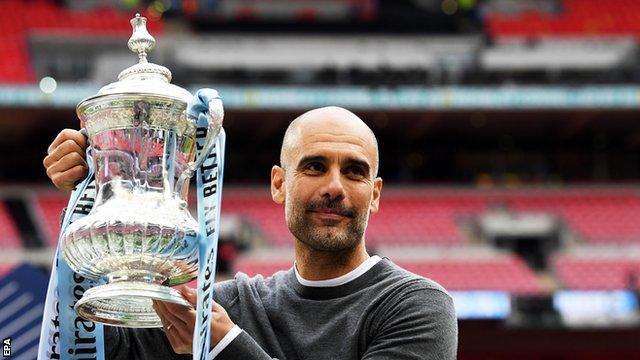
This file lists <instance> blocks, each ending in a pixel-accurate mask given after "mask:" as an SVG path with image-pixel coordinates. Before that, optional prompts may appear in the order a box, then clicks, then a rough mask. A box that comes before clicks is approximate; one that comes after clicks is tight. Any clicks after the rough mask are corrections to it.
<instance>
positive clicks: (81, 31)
mask: <svg viewBox="0 0 640 360" xmlns="http://www.w3.org/2000/svg"><path fill="white" fill-rule="evenodd" d="M2 7H3V11H2V12H0V54H3V55H2V57H0V83H4V84H25V83H30V82H33V81H34V80H35V79H34V74H33V70H32V68H31V66H30V63H31V60H30V56H29V45H28V37H29V35H30V34H33V33H38V32H44V33H47V34H49V35H51V34H58V35H64V36H67V37H78V36H80V37H87V38H89V37H96V36H114V35H119V36H128V35H129V33H130V32H131V28H130V26H129V19H130V17H131V14H129V13H128V12H124V11H120V10H116V9H114V8H111V7H103V8H96V9H91V10H87V11H81V12H78V11H73V10H69V9H66V8H63V7H60V6H59V5H58V4H57V2H55V1H50V0H36V1H22V0H5V1H3V2H2ZM162 28H163V26H162V21H159V20H158V19H155V20H154V19H153V18H151V19H150V21H149V29H150V31H153V32H154V33H155V34H158V33H161V32H162Z"/></svg>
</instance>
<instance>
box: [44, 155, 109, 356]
mask: <svg viewBox="0 0 640 360" xmlns="http://www.w3.org/2000/svg"><path fill="white" fill-rule="evenodd" d="M91 154H92V150H91V147H87V165H88V167H89V170H88V174H87V177H86V178H85V179H84V180H83V181H82V182H81V183H80V184H79V185H78V186H76V187H75V188H74V189H73V191H72V193H71V197H70V198H69V203H68V204H67V211H66V212H65V215H64V219H63V221H62V224H61V227H60V235H59V237H58V247H57V248H56V256H55V258H54V262H53V265H52V267H51V276H50V277H49V286H48V288H47V299H46V302H45V308H44V316H43V318H42V327H41V329H40V344H39V348H38V360H44V359H95V360H104V343H103V342H104V336H103V326H102V324H96V323H94V322H93V321H89V320H85V319H83V318H81V317H79V316H78V314H77V313H76V312H75V310H74V309H73V307H74V305H75V303H76V301H78V300H79V299H80V298H82V295H83V294H84V292H85V291H86V290H87V289H89V288H91V287H93V286H96V285H98V283H96V282H95V281H92V280H89V279H86V278H84V277H83V276H81V275H79V274H76V273H74V272H73V270H71V268H70V267H69V265H67V263H66V262H65V261H64V258H63V257H62V252H61V251H60V243H61V242H62V239H63V238H64V233H65V231H66V229H67V228H68V227H69V225H70V224H72V223H73V222H74V221H76V220H78V219H81V218H83V217H84V216H86V215H87V214H88V213H89V211H91V208H92V207H93V203H94V201H95V198H96V185H95V177H94V166H93V157H92V155H91Z"/></svg>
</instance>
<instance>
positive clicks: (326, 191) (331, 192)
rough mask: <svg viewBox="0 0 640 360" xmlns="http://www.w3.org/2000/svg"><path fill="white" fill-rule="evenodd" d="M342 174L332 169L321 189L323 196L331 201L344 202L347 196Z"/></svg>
mask: <svg viewBox="0 0 640 360" xmlns="http://www.w3.org/2000/svg"><path fill="white" fill-rule="evenodd" d="M342 180H343V179H342V174H341V173H340V170H339V169H331V171H328V172H327V174H326V182H325V184H324V185H323V187H322V189H321V194H320V195H321V196H322V197H328V198H329V199H331V200H342V199H343V198H344V195H345V190H344V186H343V183H342Z"/></svg>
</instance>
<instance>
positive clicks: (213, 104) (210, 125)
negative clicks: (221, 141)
mask: <svg viewBox="0 0 640 360" xmlns="http://www.w3.org/2000/svg"><path fill="white" fill-rule="evenodd" d="M205 114H206V116H207V137H206V138H205V141H204V145H203V146H202V149H201V150H200V154H199V156H196V159H195V161H192V162H190V163H188V164H187V168H186V169H185V170H184V171H183V172H182V174H180V177H179V178H178V182H177V184H176V185H177V186H176V187H175V190H176V191H180V189H182V184H184V182H185V181H187V180H188V179H189V178H191V177H192V176H193V174H194V173H195V172H196V170H197V169H198V168H199V167H200V166H201V165H202V163H203V162H204V161H205V159H206V158H207V155H209V153H210V152H211V149H212V148H213V146H214V145H215V143H216V139H217V137H218V134H219V133H220V129H222V119H223V118H224V108H223V107H222V99H220V97H219V96H218V94H217V92H216V96H215V97H214V98H213V99H211V100H209V104H208V110H207V111H206V112H205ZM201 115H202V114H199V116H201ZM196 121H197V119H196Z"/></svg>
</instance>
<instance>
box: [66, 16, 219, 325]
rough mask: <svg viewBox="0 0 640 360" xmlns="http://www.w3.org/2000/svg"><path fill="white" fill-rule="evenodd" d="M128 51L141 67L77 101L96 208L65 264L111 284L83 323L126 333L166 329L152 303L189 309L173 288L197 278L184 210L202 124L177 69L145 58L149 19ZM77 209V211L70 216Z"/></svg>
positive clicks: (73, 229) (136, 23)
mask: <svg viewBox="0 0 640 360" xmlns="http://www.w3.org/2000/svg"><path fill="white" fill-rule="evenodd" d="M131 25H132V27H133V35H132V36H131V38H130V39H129V42H128V45H129V48H130V49H131V50H132V51H134V52H135V53H137V54H138V56H139V63H138V64H135V65H133V66H131V67H130V68H128V69H125V70H124V71H122V72H121V73H120V75H119V76H118V81H116V82H114V83H112V84H109V85H107V86H105V87H103V88H102V89H100V91H99V92H98V94H97V95H95V96H92V97H90V98H88V99H85V100H83V101H82V102H80V104H78V107H77V114H78V117H79V118H80V121H81V124H82V126H83V127H85V128H86V130H87V133H88V136H89V143H90V145H91V147H92V156H93V162H94V167H95V180H96V188H97V195H96V199H95V204H94V207H93V209H92V210H91V212H90V213H89V214H88V215H87V216H85V217H83V218H81V219H79V220H77V221H75V222H73V223H72V224H71V225H69V226H68V228H67V229H66V231H65V233H64V234H63V237H62V240H61V241H62V242H61V244H60V248H61V251H62V255H63V257H64V259H65V261H66V262H67V263H68V264H69V266H70V267H71V269H73V270H74V271H75V272H77V273H78V274H80V275H82V276H84V277H87V278H89V279H95V280H98V279H106V284H104V285H99V286H96V287H93V288H91V289H89V290H87V291H86V292H85V293H84V295H83V297H82V298H81V299H80V300H79V301H78V302H77V303H76V306H75V309H76V311H77V312H78V313H79V314H80V315H81V316H82V317H84V318H86V319H89V320H93V321H97V322H102V323H106V324H111V325H118V326H127V327H160V326H162V324H161V323H160V319H159V318H158V317H157V315H156V313H155V311H154V310H153V308H152V300H153V299H157V300H162V301H169V302H173V303H177V304H182V305H184V306H190V305H189V303H188V302H187V301H186V300H184V299H183V298H182V296H181V295H180V294H179V293H178V291H176V290H175V289H172V288H170V287H169V286H173V285H177V284H181V283H185V282H188V281H190V280H192V279H194V278H195V277H196V276H197V271H198V243H197V240H196V239H197V234H198V231H199V227H198V223H197V221H196V220H195V219H194V218H193V217H192V216H191V214H190V213H189V211H188V207H187V201H186V200H187V195H188V194H187V193H188V190H189V178H190V177H191V176H192V175H193V173H194V171H195V170H196V169H197V168H198V167H199V166H200V164H201V163H202V161H203V160H204V158H205V157H204V156H203V157H200V158H198V159H197V160H196V161H194V159H195V153H196V121H197V119H195V118H191V117H189V116H187V113H186V108H187V102H188V101H190V100H191V98H192V95H191V94H190V93H189V92H188V91H186V90H185V89H182V88H180V87H178V86H176V85H173V84H171V83H170V81H171V72H170V71H169V70H168V69H167V68H165V67H163V66H160V65H156V64H152V63H149V62H148V61H147V52H148V51H150V50H151V49H152V48H153V46H154V45H155V40H154V38H153V37H152V36H151V35H150V34H149V33H148V32H147V29H146V19H145V18H144V17H141V16H139V15H136V17H135V18H134V19H132V20H131ZM208 105H209V112H208V114H207V115H208V116H207V119H208V132H207V137H206V139H205V142H204V149H203V150H202V151H203V153H204V152H205V151H206V150H207V149H211V147H212V146H213V145H214V144H215V139H216V137H217V135H218V133H219V131H220V129H221V126H222V118H223V109H222V101H221V100H220V99H214V100H212V101H211V102H210V103H209V104H208ZM69 211H71V210H69Z"/></svg>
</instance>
